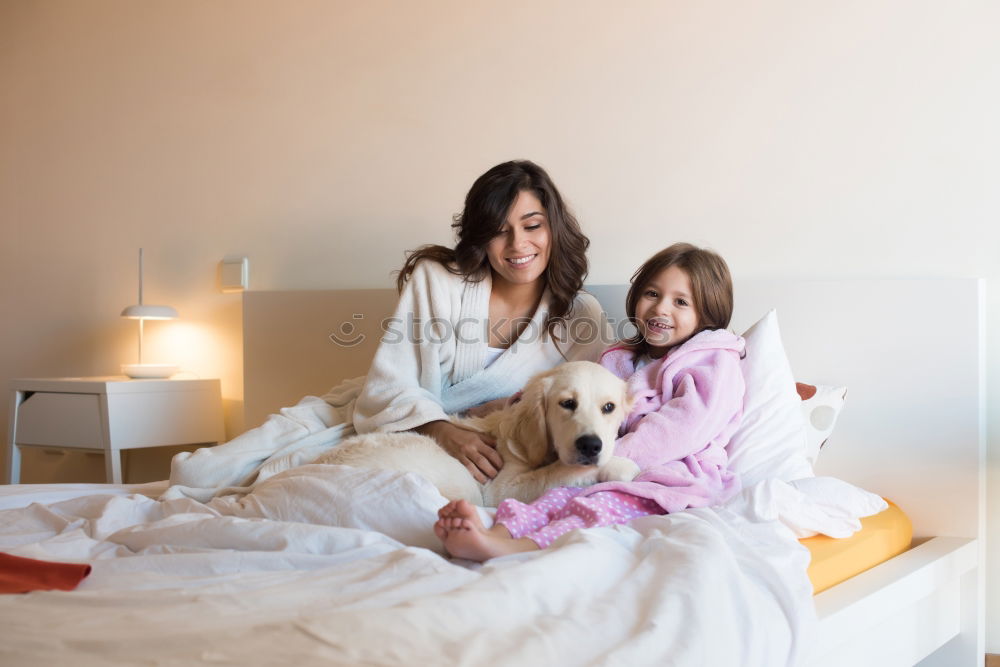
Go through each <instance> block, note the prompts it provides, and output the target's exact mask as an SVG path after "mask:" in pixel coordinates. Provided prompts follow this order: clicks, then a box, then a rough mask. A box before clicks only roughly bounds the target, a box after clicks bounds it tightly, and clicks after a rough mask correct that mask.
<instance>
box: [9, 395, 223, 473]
mask: <svg viewBox="0 0 1000 667" xmlns="http://www.w3.org/2000/svg"><path fill="white" fill-rule="evenodd" d="M10 388H11V391H12V398H11V405H10V433H9V434H8V435H9V437H8V439H7V481H8V482H9V483H11V484H17V483H18V481H19V480H20V478H21V452H20V450H19V447H31V446H43V447H60V448H70V449H89V450H99V451H103V452H104V465H105V470H106V471H107V481H108V482H110V483H113V484H121V483H122V466H121V451H122V450H124V449H141V448H144V447H162V446H164V445H212V444H216V443H219V442H222V440H223V439H224V437H225V435H224V427H223V421H222V394H221V391H220V385H219V381H218V380H130V379H128V378H126V377H117V376H116V377H81V378H46V379H42V378H38V379H20V380H13V381H12V382H11V383H10Z"/></svg>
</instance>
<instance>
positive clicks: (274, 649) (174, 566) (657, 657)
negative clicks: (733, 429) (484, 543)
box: [0, 465, 881, 667]
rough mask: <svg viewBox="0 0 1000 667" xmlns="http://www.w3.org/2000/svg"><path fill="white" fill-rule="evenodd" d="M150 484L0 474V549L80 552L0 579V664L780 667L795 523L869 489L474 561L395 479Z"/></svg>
mask: <svg viewBox="0 0 1000 667" xmlns="http://www.w3.org/2000/svg"><path fill="white" fill-rule="evenodd" d="M161 490H162V487H159V488H158V487H157V486H156V485H148V486H145V487H131V488H130V487H120V486H110V485H108V486H105V485H56V486H40V487H32V486H13V487H0V508H3V511H0V551H5V552H8V553H12V554H15V555H19V556H27V557H32V558H39V559H44V560H56V561H86V562H89V563H91V564H92V565H93V572H92V573H91V575H90V576H89V577H88V578H87V579H85V580H84V581H83V583H82V584H81V585H80V587H79V588H78V589H77V590H76V591H73V592H69V593H67V592H36V593H31V594H27V595H4V596H0V639H2V641H0V664H3V665H63V664H66V665H69V664H72V665H109V664H121V665H135V664H156V665H190V664H195V663H203V664H222V665H226V664H231V665H312V664H317V665H319V664H323V665H355V664H370V665H508V664H509V665H519V666H523V665H630V666H631V665H647V664H649V665H692V666H698V667H701V666H705V665H709V666H710V665H741V666H752V665H761V666H766V667H774V666H778V665H792V664H796V663H797V662H798V661H799V658H800V656H801V655H802V653H803V651H804V649H805V648H806V647H807V646H808V645H809V643H810V641H811V640H812V636H813V631H814V626H815V613H814V610H813V604H812V596H811V585H810V583H809V581H808V578H807V577H806V566H807V564H808V558H809V556H808V552H807V551H806V550H805V549H804V548H803V547H801V546H800V545H799V544H798V542H797V541H796V533H798V534H805V533H808V532H811V531H820V532H830V533H831V534H836V533H841V534H843V533H844V531H845V530H846V531H847V532H848V533H849V532H850V529H851V526H855V527H856V525H857V524H856V517H857V516H862V515H864V514H865V513H871V512H872V511H877V510H878V508H879V506H880V504H881V500H880V499H877V497H875V496H872V495H871V494H867V493H866V492H863V491H861V490H859V489H855V488H854V487H851V486H850V485H847V484H845V483H843V482H838V481H837V480H828V481H824V480H822V479H820V480H812V481H808V482H806V483H805V484H804V485H788V484H784V483H782V482H777V481H775V480H771V481H767V482H764V483H761V484H759V485H757V486H756V487H754V488H753V489H750V490H747V491H744V493H743V494H742V495H741V496H739V497H737V498H736V499H734V500H733V501H732V502H730V503H729V504H728V505H726V506H725V507H721V508H712V509H698V510H689V511H685V512H681V513H678V514H675V515H670V516H656V517H644V518H641V519H638V520H635V521H633V522H632V523H631V524H629V525H627V526H613V527H607V528H598V529H591V530H587V531H580V532H576V533H571V534H569V535H566V536H564V537H563V538H562V539H561V540H559V541H558V542H556V544H555V545H553V547H551V548H549V549H547V550H544V551H540V552H535V553H531V554H521V555H517V556H510V557H505V558H500V559H496V560H494V561H491V562H489V563H487V564H486V565H482V566H480V565H473V564H470V563H461V562H454V561H449V560H447V559H446V558H444V557H442V556H441V555H440V554H439V553H438V552H437V551H436V549H438V548H439V547H438V544H437V542H436V540H435V539H434V537H433V533H432V532H431V524H432V522H433V519H434V516H435V512H436V510H437V508H438V507H439V506H440V505H442V504H444V502H445V501H444V499H443V498H442V497H441V496H440V495H439V494H438V493H437V491H436V489H434V488H433V487H431V486H430V485H429V484H428V483H427V482H425V481H424V480H422V479H421V478H419V477H417V476H415V475H410V474H399V473H386V472H371V471H360V470H355V469H351V468H345V467H340V466H321V465H309V466H302V467H300V468H294V469H291V470H288V471H286V472H283V473H280V474H278V475H276V476H274V477H273V478H270V479H269V480H266V481H265V482H263V483H261V484H258V486H257V488H256V489H255V490H254V492H253V493H251V494H249V495H247V496H244V497H243V498H241V499H237V498H236V497H222V498H216V499H214V500H212V501H211V502H209V503H207V504H203V503H200V502H197V501H195V500H193V499H189V498H180V499H174V500H163V501H160V500H154V499H153V498H151V497H149V496H156V495H158V493H159V491H161ZM136 491H140V492H145V493H147V494H149V495H142V493H137V492H136ZM837 498H843V499H844V501H843V502H841V501H840V500H836V499H837ZM861 506H864V507H865V509H863V510H862V509H859V507H861Z"/></svg>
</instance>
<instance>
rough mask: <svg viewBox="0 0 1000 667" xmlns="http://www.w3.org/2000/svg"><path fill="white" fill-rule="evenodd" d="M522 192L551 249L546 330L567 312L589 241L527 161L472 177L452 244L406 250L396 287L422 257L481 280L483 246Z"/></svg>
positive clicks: (579, 281)
mask: <svg viewBox="0 0 1000 667" xmlns="http://www.w3.org/2000/svg"><path fill="white" fill-rule="evenodd" d="M524 191H528V192H531V193H533V194H534V195H535V196H536V197H538V200H539V201H540V202H541V203H542V206H544V207H545V214H546V217H547V218H548V221H549V229H550V238H551V241H550V244H551V245H550V247H551V252H550V254H549V263H548V266H547V267H546V269H545V273H544V274H543V277H544V279H545V281H546V285H547V286H548V288H549V292H550V295H551V297H550V301H549V315H548V321H547V322H546V329H547V330H548V331H549V332H550V333H551V330H552V326H553V325H554V324H555V323H556V322H558V321H559V320H561V319H564V318H566V317H567V316H568V315H569V314H570V310H571V309H572V307H573V299H574V298H575V297H576V294H577V292H579V291H580V289H581V288H582V287H583V280H584V278H586V276H587V254H586V253H587V248H588V247H589V246H590V240H589V239H588V238H587V237H586V236H584V235H583V232H582V231H580V225H579V223H577V221H576V218H575V217H574V216H573V214H572V212H570V210H569V209H568V208H567V207H566V204H565V203H564V202H563V198H562V195H560V194H559V190H558V189H556V186H555V184H554V183H553V182H552V179H551V178H549V175H548V174H547V173H545V170H544V169H542V168H541V167H539V166H538V165H537V164H535V163H533V162H529V161H528V160H515V161H511V162H504V163H502V164H498V165H497V166H495V167H493V168H492V169H490V170H489V171H487V172H486V173H485V174H483V175H482V176H480V177H479V178H477V179H476V182H475V183H473V184H472V188H470V189H469V193H468V194H467V195H466V196H465V208H464V209H463V210H462V212H461V213H460V214H458V215H456V216H455V219H454V223H453V224H452V227H454V228H455V229H456V232H457V236H458V240H457V243H456V244H455V247H454V248H448V247H446V246H442V245H425V246H421V247H419V248H417V249H416V250H413V251H411V252H409V253H408V254H407V258H406V262H405V263H404V264H403V268H402V269H400V271H399V275H398V276H397V278H396V289H398V290H399V291H400V292H402V291H403V285H405V284H406V281H407V280H408V279H409V277H410V275H411V274H412V273H413V269H414V268H415V267H416V265H417V263H418V262H420V261H421V260H424V259H429V260H433V261H435V262H438V263H439V264H441V265H443V266H444V267H445V268H447V269H448V270H449V271H451V272H452V273H454V274H456V275H460V276H463V277H464V278H465V280H467V281H470V282H474V281H479V280H482V279H483V278H485V277H486V275H487V274H486V272H487V271H489V270H490V265H489V258H488V257H487V255H486V246H487V245H489V243H490V241H492V240H493V238H494V237H495V236H496V235H497V234H498V233H499V232H500V228H501V227H502V226H503V224H504V223H505V222H506V220H507V213H508V212H509V211H510V207H511V206H513V204H514V201H515V200H516V199H517V196H518V194H520V193H521V192H524Z"/></svg>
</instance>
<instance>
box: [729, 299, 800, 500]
mask: <svg viewBox="0 0 1000 667" xmlns="http://www.w3.org/2000/svg"><path fill="white" fill-rule="evenodd" d="M743 338H744V339H745V340H746V343H747V347H746V356H745V357H744V359H743V361H742V362H741V366H742V369H743V377H744V379H745V381H746V395H745V396H744V398H743V421H742V422H741V423H740V427H739V428H738V429H737V430H736V432H735V433H734V434H733V437H732V438H731V439H730V441H729V444H728V445H727V446H726V451H727V452H728V453H729V469H730V470H732V471H733V472H735V473H737V474H738V475H739V476H740V478H741V479H742V480H743V487H744V488H749V487H751V486H753V485H754V484H756V483H757V482H759V481H761V480H764V479H770V478H777V479H780V480H782V481H786V482H788V481H791V480H793V479H799V478H802V477H812V476H813V474H814V473H813V470H812V466H811V465H810V464H809V461H808V459H807V458H806V456H805V453H806V424H805V420H804V419H803V417H802V406H801V403H802V401H801V399H800V398H799V395H798V393H797V392H796V391H795V378H794V376H793V375H792V369H791V366H789V364H788V357H786V356H785V348H784V346H783V345H782V344H781V333H780V331H779V330H778V316H777V314H776V313H775V311H773V310H772V311H769V312H768V313H767V314H766V315H764V317H762V318H761V319H760V321H759V322H757V323H756V324H754V325H753V326H752V327H750V328H749V329H747V330H746V332H745V333H744V334H743Z"/></svg>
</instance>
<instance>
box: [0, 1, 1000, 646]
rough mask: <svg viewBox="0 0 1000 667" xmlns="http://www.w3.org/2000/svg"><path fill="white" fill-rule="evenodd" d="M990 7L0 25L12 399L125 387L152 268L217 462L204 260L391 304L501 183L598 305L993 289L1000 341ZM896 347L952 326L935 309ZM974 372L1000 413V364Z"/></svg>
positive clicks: (368, 14)
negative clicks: (99, 382)
mask: <svg viewBox="0 0 1000 667" xmlns="http://www.w3.org/2000/svg"><path fill="white" fill-rule="evenodd" d="M998 6H1000V5H998V3H995V2H992V1H988V0H983V1H981V2H972V1H965V0H957V1H955V2H947V3H945V2H912V1H909V0H905V1H904V0H884V1H876V2H872V1H868V0H866V1H860V0H858V1H846V2H835V3H831V2H819V1H802V0H784V1H781V0H773V1H770V2H765V1H753V2H740V1H735V0H733V1H728V2H694V1H691V0H689V1H687V2H682V1H680V0H676V1H666V0H658V1H655V2H654V1H649V2H641V1H632V2H624V3H608V2H605V1H585V0H560V1H554V0H549V1H546V2H536V1H529V0H523V1H522V0H508V1H507V2H503V3H497V2H469V1H467V0H454V1H448V2H446V1H435V0H427V1H422V2H408V1H404V0H398V1H394V2H393V1H388V0H373V1H368V0H365V1H361V0H356V1H351V2H348V1H346V0H314V1H311V2H309V1H305V0H293V1H290V2H278V1H277V0H274V1H263V0H258V1H255V2H254V1H248V0H215V1H211V2H210V1H208V0H142V1H135V0H103V1H96V0H63V1H58V0H49V1H29V0H4V2H2V3H0V84H2V85H0V96H2V97H0V221H2V225H3V234H2V239H3V240H2V246H0V303H2V304H3V311H4V313H5V320H4V325H3V327H2V328H0V381H3V382H6V381H7V380H8V379H10V378H14V377H19V376H28V375H32V376H47V375H88V374H108V373H114V372H116V370H117V368H118V365H119V364H120V363H122V362H127V361H131V360H132V356H133V355H134V346H135V341H134V338H135V333H134V330H133V324H132V323H129V322H126V321H123V320H121V319H120V318H118V317H117V314H118V312H119V311H120V310H121V308H122V307H124V306H125V305H127V304H129V303H132V301H133V300H134V291H135V284H134V283H135V278H134V272H135V268H134V263H135V250H136V248H138V247H139V246H143V247H145V248H146V285H147V293H146V296H147V301H149V302H164V303H169V304H172V305H174V306H176V307H177V308H179V309H180V311H181V314H182V316H183V319H182V321H181V322H177V323H169V324H162V325H160V326H155V325H154V326H151V327H150V330H149V334H150V335H149V338H148V340H147V346H148V348H149V350H150V353H151V356H152V357H156V356H159V357H169V358H171V359H173V360H176V361H179V362H181V363H182V365H183V366H184V367H185V368H187V369H189V370H190V371H193V372H195V373H197V374H199V375H202V376H206V377H209V376H217V377H221V378H222V379H223V390H224V394H225V397H226V399H227V407H228V412H229V423H228V426H229V430H230V434H231V435H232V434H235V433H237V432H239V431H240V430H241V429H242V426H243V425H242V423H241V419H240V412H239V402H240V399H241V396H242V385H241V382H242V380H241V376H240V352H241V327H240V305H239V297H238V296H233V295H224V294H221V293H219V292H218V290H217V289H216V284H215V280H216V277H215V272H216V266H217V263H218V261H219V260H220V259H221V258H222V257H223V256H224V255H226V254H229V253H241V254H247V255H249V256H250V258H251V284H252V287H253V288H254V289H278V288H285V289H288V288H310V287H330V286H336V287H371V286H387V285H389V284H390V277H389V272H390V271H391V270H392V269H394V268H396V267H398V265H399V264H400V262H401V259H402V251H403V250H404V249H405V248H410V247H413V246H415V245H417V244H419V243H423V242H430V241H440V242H444V241H448V240H449V239H450V230H449V228H448V223H449V219H450V216H451V214H452V213H454V212H455V211H456V210H457V209H458V208H459V207H460V204H461V199H462V196H463V195H464V192H465V190H466V189H467V187H468V186H469V184H470V183H471V181H472V179H473V178H474V177H475V176H476V175H478V174H479V173H480V172H481V171H483V170H484V169H485V168H487V167H489V166H491V165H492V164H494V163H496V162H499V161H501V160H504V159H508V158H512V157H528V158H532V159H534V160H536V161H538V162H540V163H542V164H543V165H545V166H546V167H547V168H548V169H549V170H550V172H551V173H552V175H553V176H554V178H555V179H556V181H557V182H558V183H559V185H560V187H561V188H562V190H563V191H564V193H565V194H566V196H567V197H568V198H569V200H570V201H571V203H572V204H573V206H574V207H575V209H576V211H577V213H578V214H579V217H580V219H581V221H582V222H583V224H584V227H585V229H586V231H587V232H588V234H589V235H590V237H591V239H592V241H593V247H592V251H591V255H590V256H591V261H592V274H591V275H592V279H593V280H595V281H597V282H611V281H616V282H617V281H623V280H625V279H627V278H628V276H629V275H630V273H631V271H632V270H633V268H634V267H635V266H636V265H637V264H638V263H639V262H640V261H641V260H642V259H644V257H645V256H646V255H647V254H648V252H649V251H650V248H653V247H659V246H662V245H665V244H667V243H669V242H671V241H674V240H679V239H686V240H691V241H694V242H697V243H703V244H708V245H711V246H713V247H715V248H716V249H717V250H719V251H720V252H722V253H723V254H724V255H725V256H726V257H727V258H728V259H729V261H730V263H731V265H732V267H733V269H734V272H735V273H736V274H737V276H742V277H749V276H755V277H756V276H774V275H794V276H817V277H831V276H845V275H847V276H917V275H931V276H941V275H960V276H982V277H985V278H986V279H987V280H988V291H989V295H988V300H989V304H988V309H989V310H988V319H989V322H988V326H989V330H990V331H991V332H995V331H998V330H1000V261H998V260H1000V231H998V229H1000V224H998V222H1000V186H998V183H1000V129H998V128H1000V124H998V123H997V122H996V119H997V118H998V117H1000V40H997V39H996V36H997V35H998V34H1000V9H998ZM864 325H865V323H864V322H844V323H843V326H844V327H858V326H864ZM913 326H915V327H922V326H935V327H945V328H946V327H947V326H948V323H947V322H942V321H938V320H937V319H936V318H935V309H934V304H933V303H928V304H927V307H926V309H925V310H924V311H923V312H918V313H914V322H913ZM899 335H900V336H905V335H906V331H900V332H899ZM938 353H942V351H940V350H928V354H938ZM988 357H989V358H988V373H989V375H988V385H989V391H990V394H991V395H993V396H997V395H1000V386H998V385H1000V337H997V336H996V335H993V336H992V337H991V340H990V342H989V349H988ZM914 363H920V360H919V359H914ZM831 380H834V381H842V382H846V383H849V382H850V379H849V378H831ZM928 391H933V386H929V387H928ZM997 405H998V404H997V402H996V401H994V402H993V405H992V407H991V410H990V414H989V441H990V451H991V454H990V461H991V464H990V466H991V467H990V483H991V489H992V493H991V494H990V505H991V506H992V507H998V506H1000V473H998V470H997V465H998V460H1000V408H998V407H997ZM0 426H2V427H4V428H6V413H5V412H4V413H0ZM45 456H52V455H44V454H39V455H38V457H36V459H37V458H44V457H45ZM139 458H141V457H139ZM165 461H166V459H165V458H164V457H159V458H156V457H149V458H148V461H147V471H146V473H145V474H147V475H152V476H160V477H163V476H165V468H164V466H165ZM31 465H32V466H35V467H36V468H39V469H40V468H41V465H42V464H41V462H40V461H38V460H33V461H32V462H31ZM72 465H77V464H75V463H74V464H72ZM82 465H84V467H87V466H89V468H88V469H89V470H90V473H89V474H94V475H97V476H98V477H99V475H100V470H101V467H100V463H99V461H98V462H97V464H96V466H95V465H94V461H93V460H90V461H89V463H88V462H87V461H84V463H83V464H82ZM140 467H141V466H140ZM95 471H96V472H95ZM941 501H942V502H945V503H946V502H947V499H946V498H942V499H941ZM990 534H991V538H992V539H991V543H992V544H994V545H1000V512H995V513H994V516H992V517H991V518H990ZM998 553H1000V547H994V548H992V549H991V551H990V560H991V561H992V562H993V563H994V565H993V567H992V568H991V569H990V572H989V574H990V581H989V586H990V604H989V614H990V622H991V623H990V624H991V626H992V627H991V628H990V630H991V632H990V634H989V638H988V642H989V647H990V649H991V650H992V651H994V652H1000V565H997V563H998V562H1000V558H998V556H997V554H998Z"/></svg>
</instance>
